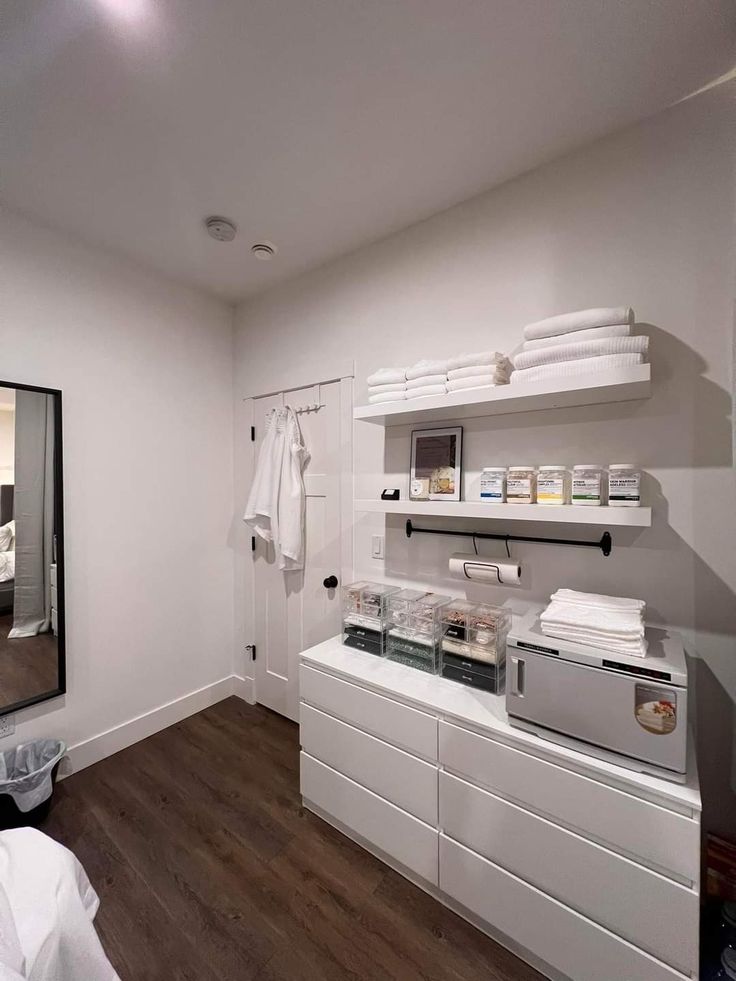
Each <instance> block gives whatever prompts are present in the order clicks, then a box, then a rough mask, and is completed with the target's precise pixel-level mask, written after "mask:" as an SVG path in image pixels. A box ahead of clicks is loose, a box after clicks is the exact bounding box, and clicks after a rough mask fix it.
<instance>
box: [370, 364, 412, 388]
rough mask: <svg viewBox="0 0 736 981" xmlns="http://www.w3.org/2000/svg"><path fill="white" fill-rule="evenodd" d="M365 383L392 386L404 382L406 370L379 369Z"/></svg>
mask: <svg viewBox="0 0 736 981" xmlns="http://www.w3.org/2000/svg"><path fill="white" fill-rule="evenodd" d="M366 381H367V382H368V384H369V385H394V384H396V382H403V381H406V368H379V369H378V371H374V372H373V374H372V375H368V377H367V378H366Z"/></svg>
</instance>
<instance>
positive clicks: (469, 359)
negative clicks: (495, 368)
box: [447, 351, 506, 372]
mask: <svg viewBox="0 0 736 981" xmlns="http://www.w3.org/2000/svg"><path fill="white" fill-rule="evenodd" d="M505 360H506V357H505V355H503V354H501V353H500V351H476V352H474V353H472V354H456V355H455V357H454V358H450V360H449V361H448V362H447V369H448V372H449V371H455V370H456V369H458V368H475V367H477V366H479V365H491V364H503V362H504V361H505Z"/></svg>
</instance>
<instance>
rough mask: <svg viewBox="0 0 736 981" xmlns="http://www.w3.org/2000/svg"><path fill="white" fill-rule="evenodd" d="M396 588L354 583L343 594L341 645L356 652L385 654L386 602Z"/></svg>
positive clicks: (381, 655)
mask: <svg viewBox="0 0 736 981" xmlns="http://www.w3.org/2000/svg"><path fill="white" fill-rule="evenodd" d="M398 591H399V587H398V586H387V585H385V583H377V582H354V583H353V584H352V586H344V587H343V590H342V631H343V636H342V640H343V643H344V644H346V645H347V646H348V647H355V648H356V649H357V650H359V651H367V652H368V653H369V654H378V655H379V657H383V656H384V655H385V653H386V634H387V631H388V599H389V597H390V596H391V595H392V594H393V593H397V592H398Z"/></svg>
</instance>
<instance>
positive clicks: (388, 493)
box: [381, 487, 401, 501]
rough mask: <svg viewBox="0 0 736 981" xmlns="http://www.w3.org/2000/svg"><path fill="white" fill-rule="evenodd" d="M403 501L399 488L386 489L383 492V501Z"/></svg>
mask: <svg viewBox="0 0 736 981" xmlns="http://www.w3.org/2000/svg"><path fill="white" fill-rule="evenodd" d="M400 499H401V492H400V491H399V488H398V487H386V488H385V489H384V490H383V491H381V500H382V501H398V500H400Z"/></svg>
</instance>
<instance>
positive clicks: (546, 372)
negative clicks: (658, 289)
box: [511, 307, 649, 383]
mask: <svg viewBox="0 0 736 981" xmlns="http://www.w3.org/2000/svg"><path fill="white" fill-rule="evenodd" d="M633 323H634V311H633V310H632V309H631V307H596V308H594V309H591V310H578V311H576V312H575V313H563V314H560V315H559V316H557V317H548V318H547V319H546V320H540V321H538V322H537V323H533V324H528V325H527V326H526V327H525V328H524V343H523V345H522V349H521V351H519V352H517V353H516V354H514V355H512V358H511V360H512V361H513V364H514V371H513V372H512V374H511V382H512V383H518V382H524V381H528V382H531V381H541V380H542V379H545V378H556V377H565V376H570V375H587V374H589V373H590V372H594V371H602V370H603V369H605V368H618V367H625V366H626V365H633V364H642V363H643V362H644V361H645V360H646V355H647V351H648V349H649V338H648V337H644V336H634V337H632V336H631V326H632V324H633Z"/></svg>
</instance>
